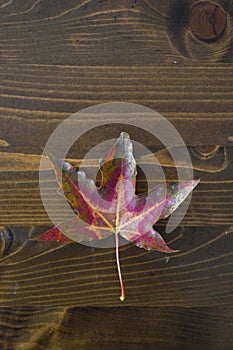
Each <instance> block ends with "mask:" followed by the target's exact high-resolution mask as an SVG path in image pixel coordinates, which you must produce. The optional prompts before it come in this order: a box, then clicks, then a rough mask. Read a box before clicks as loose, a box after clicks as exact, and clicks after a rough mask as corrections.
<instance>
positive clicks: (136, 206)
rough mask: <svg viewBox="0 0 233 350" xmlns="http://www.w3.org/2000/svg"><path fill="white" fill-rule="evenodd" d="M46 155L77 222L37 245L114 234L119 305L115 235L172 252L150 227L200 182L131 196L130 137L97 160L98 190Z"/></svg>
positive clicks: (55, 229)
mask: <svg viewBox="0 0 233 350" xmlns="http://www.w3.org/2000/svg"><path fill="white" fill-rule="evenodd" d="M47 154H48V156H49V158H50V160H51V161H52V164H53V167H54V170H55V173H56V177H57V181H58V184H59V187H60V192H61V193H62V194H63V195H64V196H65V197H66V199H67V200H68V202H69V203H70V205H71V207H72V208H73V210H74V212H75V213H76V214H77V217H76V218H75V219H73V220H70V221H68V222H65V223H61V224H59V225H57V226H54V227H53V228H51V229H50V230H48V231H47V232H45V233H44V234H43V235H42V236H40V237H39V240H42V241H43V240H46V241H59V242H69V241H70V240H73V241H76V242H83V241H92V240H100V239H105V238H107V237H109V236H110V235H112V234H114V235H115V241H116V260H117V268H118V275H119V280H120V285H121V297H120V299H121V300H122V301H123V300H124V298H125V292H124V285H123V280H122V275H121V268H120V262H119V235H121V236H122V237H123V238H125V239H126V240H128V241H130V242H132V243H133V244H135V245H136V246H138V247H140V248H144V249H147V250H151V249H154V250H158V251H160V252H165V253H174V252H176V250H172V249H171V248H169V247H168V246H167V244H166V243H165V241H164V239H163V238H162V237H161V235H160V234H159V233H158V232H157V231H155V230H154V228H153V225H154V224H155V223H156V222H157V221H158V220H159V219H164V218H166V217H168V216H169V215H170V214H171V213H172V212H173V211H174V210H176V209H177V207H178V206H179V205H180V204H181V203H182V202H183V201H184V200H185V198H186V197H187V196H188V195H189V194H190V192H191V191H192V190H193V188H194V187H195V186H196V185H197V184H198V182H199V180H197V181H196V180H192V181H187V182H181V183H176V182H173V183H162V184H159V185H157V186H156V187H154V188H153V189H152V190H150V191H149V192H148V193H143V194H140V195H136V194H135V183H136V161H135V159H134V156H133V147H132V143H131V141H130V138H129V135H128V134H126V133H124V132H122V133H121V135H120V137H119V139H118V140H117V142H116V143H115V145H114V146H113V147H112V148H111V150H110V152H109V154H108V156H107V158H106V159H105V160H104V161H101V164H100V170H101V174H102V181H101V185H100V187H96V185H95V183H94V181H93V180H92V179H89V178H88V177H87V176H86V174H85V172H83V171H77V170H76V168H75V167H74V166H72V165H71V164H70V163H68V162H66V161H62V160H59V159H57V158H56V156H55V155H54V154H53V153H51V152H48V153H47ZM68 237H69V238H68Z"/></svg>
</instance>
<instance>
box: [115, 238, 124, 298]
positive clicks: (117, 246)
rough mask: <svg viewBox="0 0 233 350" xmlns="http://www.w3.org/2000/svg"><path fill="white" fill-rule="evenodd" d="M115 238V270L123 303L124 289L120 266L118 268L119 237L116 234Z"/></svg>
mask: <svg viewBox="0 0 233 350" xmlns="http://www.w3.org/2000/svg"><path fill="white" fill-rule="evenodd" d="M115 238H116V262H117V270H118V276H119V281H120V286H121V296H120V300H121V301H124V300H125V289H124V283H123V280H122V275H121V266H120V259H119V236H118V232H116V233H115Z"/></svg>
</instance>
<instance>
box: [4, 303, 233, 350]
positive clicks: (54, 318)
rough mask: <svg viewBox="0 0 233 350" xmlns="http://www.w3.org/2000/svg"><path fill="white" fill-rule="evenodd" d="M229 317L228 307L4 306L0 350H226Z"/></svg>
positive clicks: (230, 341) (231, 325) (230, 336)
mask: <svg viewBox="0 0 233 350" xmlns="http://www.w3.org/2000/svg"><path fill="white" fill-rule="evenodd" d="M232 314H233V310H232V306H230V305H227V306H221V307H217V308H209V307H206V308H194V309H191V308H188V309H187V308H181V307H179V308H174V307H163V308H151V307H147V308H140V307H139V308H129V307H125V308H101V307H98V308H71V309H69V308H68V309H67V308H55V309H50V308H32V307H30V308H29V307H27V308H16V309H11V308H2V309H1V310H0V319H1V321H0V325H1V330H0V344H1V349H2V350H10V349H11V350H17V349H32V348H33V349H35V350H37V349H38V350H43V349H53V350H60V349H67V348H68V349H69V350H83V349H90V350H98V349H103V350H107V349H113V350H115V349H116V350H117V349H119V347H120V348H121V349H129V350H131V349H132V350H141V349H145V348H146V349H149V350H161V349H166V350H176V349H179V350H187V349H190V350H199V349H208V350H215V349H216V348H217V349H221V350H229V349H230V348H231V344H232V327H233V322H232ZM135 320H137V322H135ZM16 325H17V327H16Z"/></svg>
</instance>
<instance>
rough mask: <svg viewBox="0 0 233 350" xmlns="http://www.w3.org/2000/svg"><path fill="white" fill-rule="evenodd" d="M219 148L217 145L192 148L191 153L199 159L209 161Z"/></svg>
mask: <svg viewBox="0 0 233 350" xmlns="http://www.w3.org/2000/svg"><path fill="white" fill-rule="evenodd" d="M219 147H220V146H218V145H200V146H195V147H192V152H193V153H194V154H195V155H196V156H197V157H198V158H200V159H209V158H212V157H214V156H215V154H216V153H217V152H218V150H219Z"/></svg>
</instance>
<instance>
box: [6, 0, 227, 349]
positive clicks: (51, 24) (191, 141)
mask: <svg viewBox="0 0 233 350" xmlns="http://www.w3.org/2000/svg"><path fill="white" fill-rule="evenodd" d="M232 21H233V3H232V1H231V0H219V1H217V0H216V1H213V2H209V1H195V0H193V1H191V0H165V1H160V0H117V1H112V0H70V1H63V0H54V1H47V0H25V1H20V0H0V91H1V100H0V226H1V229H0V257H1V265H0V270H1V289H0V307H1V308H0V349H3V350H40V349H50V350H63V349H64V350H72V349H75V350H76V349H77V350H83V349H85V350H86V349H87V350H88V349H95V350H97V349H100V348H101V349H153V350H154V349H164V350H167V349H168V350H170V349H171V350H186V349H190V350H196V349H203V350H205V349H208V350H212V349H213V350H215V349H218V350H229V349H231V347H232V340H233V339H232V322H233V310H232V301H233V300H232V299H233V298H232V296H233V279H232V274H233V263H232V243H233V241H232V239H233V234H232V233H233V210H232V209H233V208H232V203H233V201H232V194H233V162H232V159H233V148H232V142H233V98H232V97H233V86H232V78H233V34H232V33H233V27H232ZM114 101H115V102H116V101H121V102H131V103H137V104H141V105H144V106H146V107H150V108H152V109H153V110H156V111H158V112H159V113H161V114H162V115H163V116H165V117H166V118H167V119H168V120H169V121H170V122H171V123H172V124H173V125H174V126H175V127H176V129H177V130H178V132H179V133H180V135H181V136H182V138H183V139H184V142H185V143H186V145H187V147H188V149H189V151H190V156H191V159H192V163H193V168H194V175H195V178H201V183H200V185H199V186H198V187H197V189H196V190H195V191H194V193H193V196H192V201H191V205H190V208H189V210H188V213H187V215H186V216H185V218H184V219H183V221H182V223H181V224H180V226H179V227H178V228H177V229H176V230H175V231H174V232H172V233H171V234H166V233H164V230H165V228H164V225H165V222H161V223H159V225H158V230H160V232H161V233H162V234H163V235H164V237H166V238H167V240H168V241H169V242H170V245H171V246H172V247H173V248H175V249H180V252H179V253H177V254H173V255H171V256H169V257H168V256H167V255H164V254H160V253H158V252H147V251H143V250H141V249H139V248H137V247H134V246H131V245H127V246H124V247H122V248H121V250H120V255H121V262H122V272H123V277H124V281H125V287H126V301H125V302H124V303H120V301H119V299H118V297H119V282H118V278H117V271H116V264H115V254H114V249H104V250H103V249H97V248H89V247H86V246H83V245H81V244H77V243H69V244H67V245H61V244H59V243H52V242H51V243H47V242H46V243H44V242H43V243H40V242H38V241H36V240H35V239H34V238H36V237H37V236H38V234H40V233H42V232H44V231H45V230H46V229H47V228H48V227H51V225H52V223H51V222H50V220H49V218H48V216H47V214H46V212H45V210H44V208H43V205H42V201H41V198H40V193H39V182H38V179H39V175H38V170H39V163H40V157H41V148H43V147H44V146H45V144H46V142H47V140H48V138H49V136H50V135H51V133H52V132H53V130H54V129H55V128H56V127H57V126H58V125H59V124H60V123H61V122H62V121H63V120H65V118H67V117H68V116H69V115H71V114H72V113H75V112H77V111H80V110H81V109H82V108H84V107H88V106H92V105H94V104H98V103H104V102H114ZM134 118H136V117H134ZM134 120H136V119H131V122H132V124H133V121H134ZM111 121H112V119H111V118H109V119H108V118H104V122H105V123H111ZM79 122H80V123H85V125H86V126H87V127H91V126H92V125H93V124H92V120H91V118H89V119H88V118H85V119H81V118H80V121H79ZM148 123H149V121H148V119H146V118H145V124H148ZM80 125H81V124H80ZM148 125H149V124H148ZM121 130H122V126H120V125H118V126H115V125H114V127H112V128H111V126H110V127H109V128H102V129H101V128H99V130H98V129H97V130H96V131H95V132H93V133H92V134H87V135H84V136H85V137H83V138H82V139H81V141H80V142H79V143H77V144H75V145H74V147H73V148H72V149H71V151H70V152H69V158H70V159H71V161H72V162H73V163H74V164H77V165H78V164H79V162H80V160H81V159H82V157H83V156H84V155H85V153H86V152H87V151H88V150H89V149H90V148H91V147H93V146H94V145H95V144H96V143H98V142H101V141H103V140H105V139H106V138H109V137H117V136H118V134H119V132H120V131H121ZM127 131H129V132H130V133H131V131H132V130H131V129H130V128H129V129H127ZM132 132H133V133H134V136H135V137H136V139H137V140H138V141H139V142H141V143H143V144H144V145H145V146H147V147H148V148H149V149H150V151H151V152H152V153H155V154H156V156H157V158H158V159H159V161H160V162H161V164H162V165H163V167H164V171H165V174H166V178H167V179H174V178H175V176H176V172H175V165H174V163H173V161H172V159H171V158H170V155H169V152H168V151H167V150H166V149H165V148H164V147H162V146H161V145H160V144H159V142H158V140H156V139H155V138H153V137H150V135H148V134H146V133H145V134H144V133H140V132H139V133H138V134H137V130H134V129H133V131H132ZM210 145H212V146H213V147H212V149H213V151H212V153H211V152H210V153H211V154H210V155H209V156H208V157H205V154H204V153H205V151H206V149H210V148H208V147H207V148H205V147H204V146H209V147H210ZM100 156H101V154H100ZM93 161H94V163H93V164H94V165H93V166H94V167H95V166H96V164H97V159H94V160H93ZM140 162H141V163H143V164H144V165H146V166H147V167H150V166H151V160H150V158H148V157H145V158H144V159H138V164H139V166H140ZM49 169H50V168H49V164H48V169H47V171H48V172H49V171H50V170H49ZM148 180H149V181H153V180H154V179H153V178H151V179H148ZM158 180H159V179H158ZM55 187H56V186H55V183H51V184H50V186H49V188H48V195H49V196H51V203H54V208H55V207H56V198H57V197H56V193H55V191H54V190H55ZM137 189H138V191H143V190H145V189H146V182H145V178H144V177H143V175H142V174H139V178H138V182H137ZM62 215H63V213H62V212H57V216H58V217H59V218H61V219H63V216H62Z"/></svg>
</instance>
